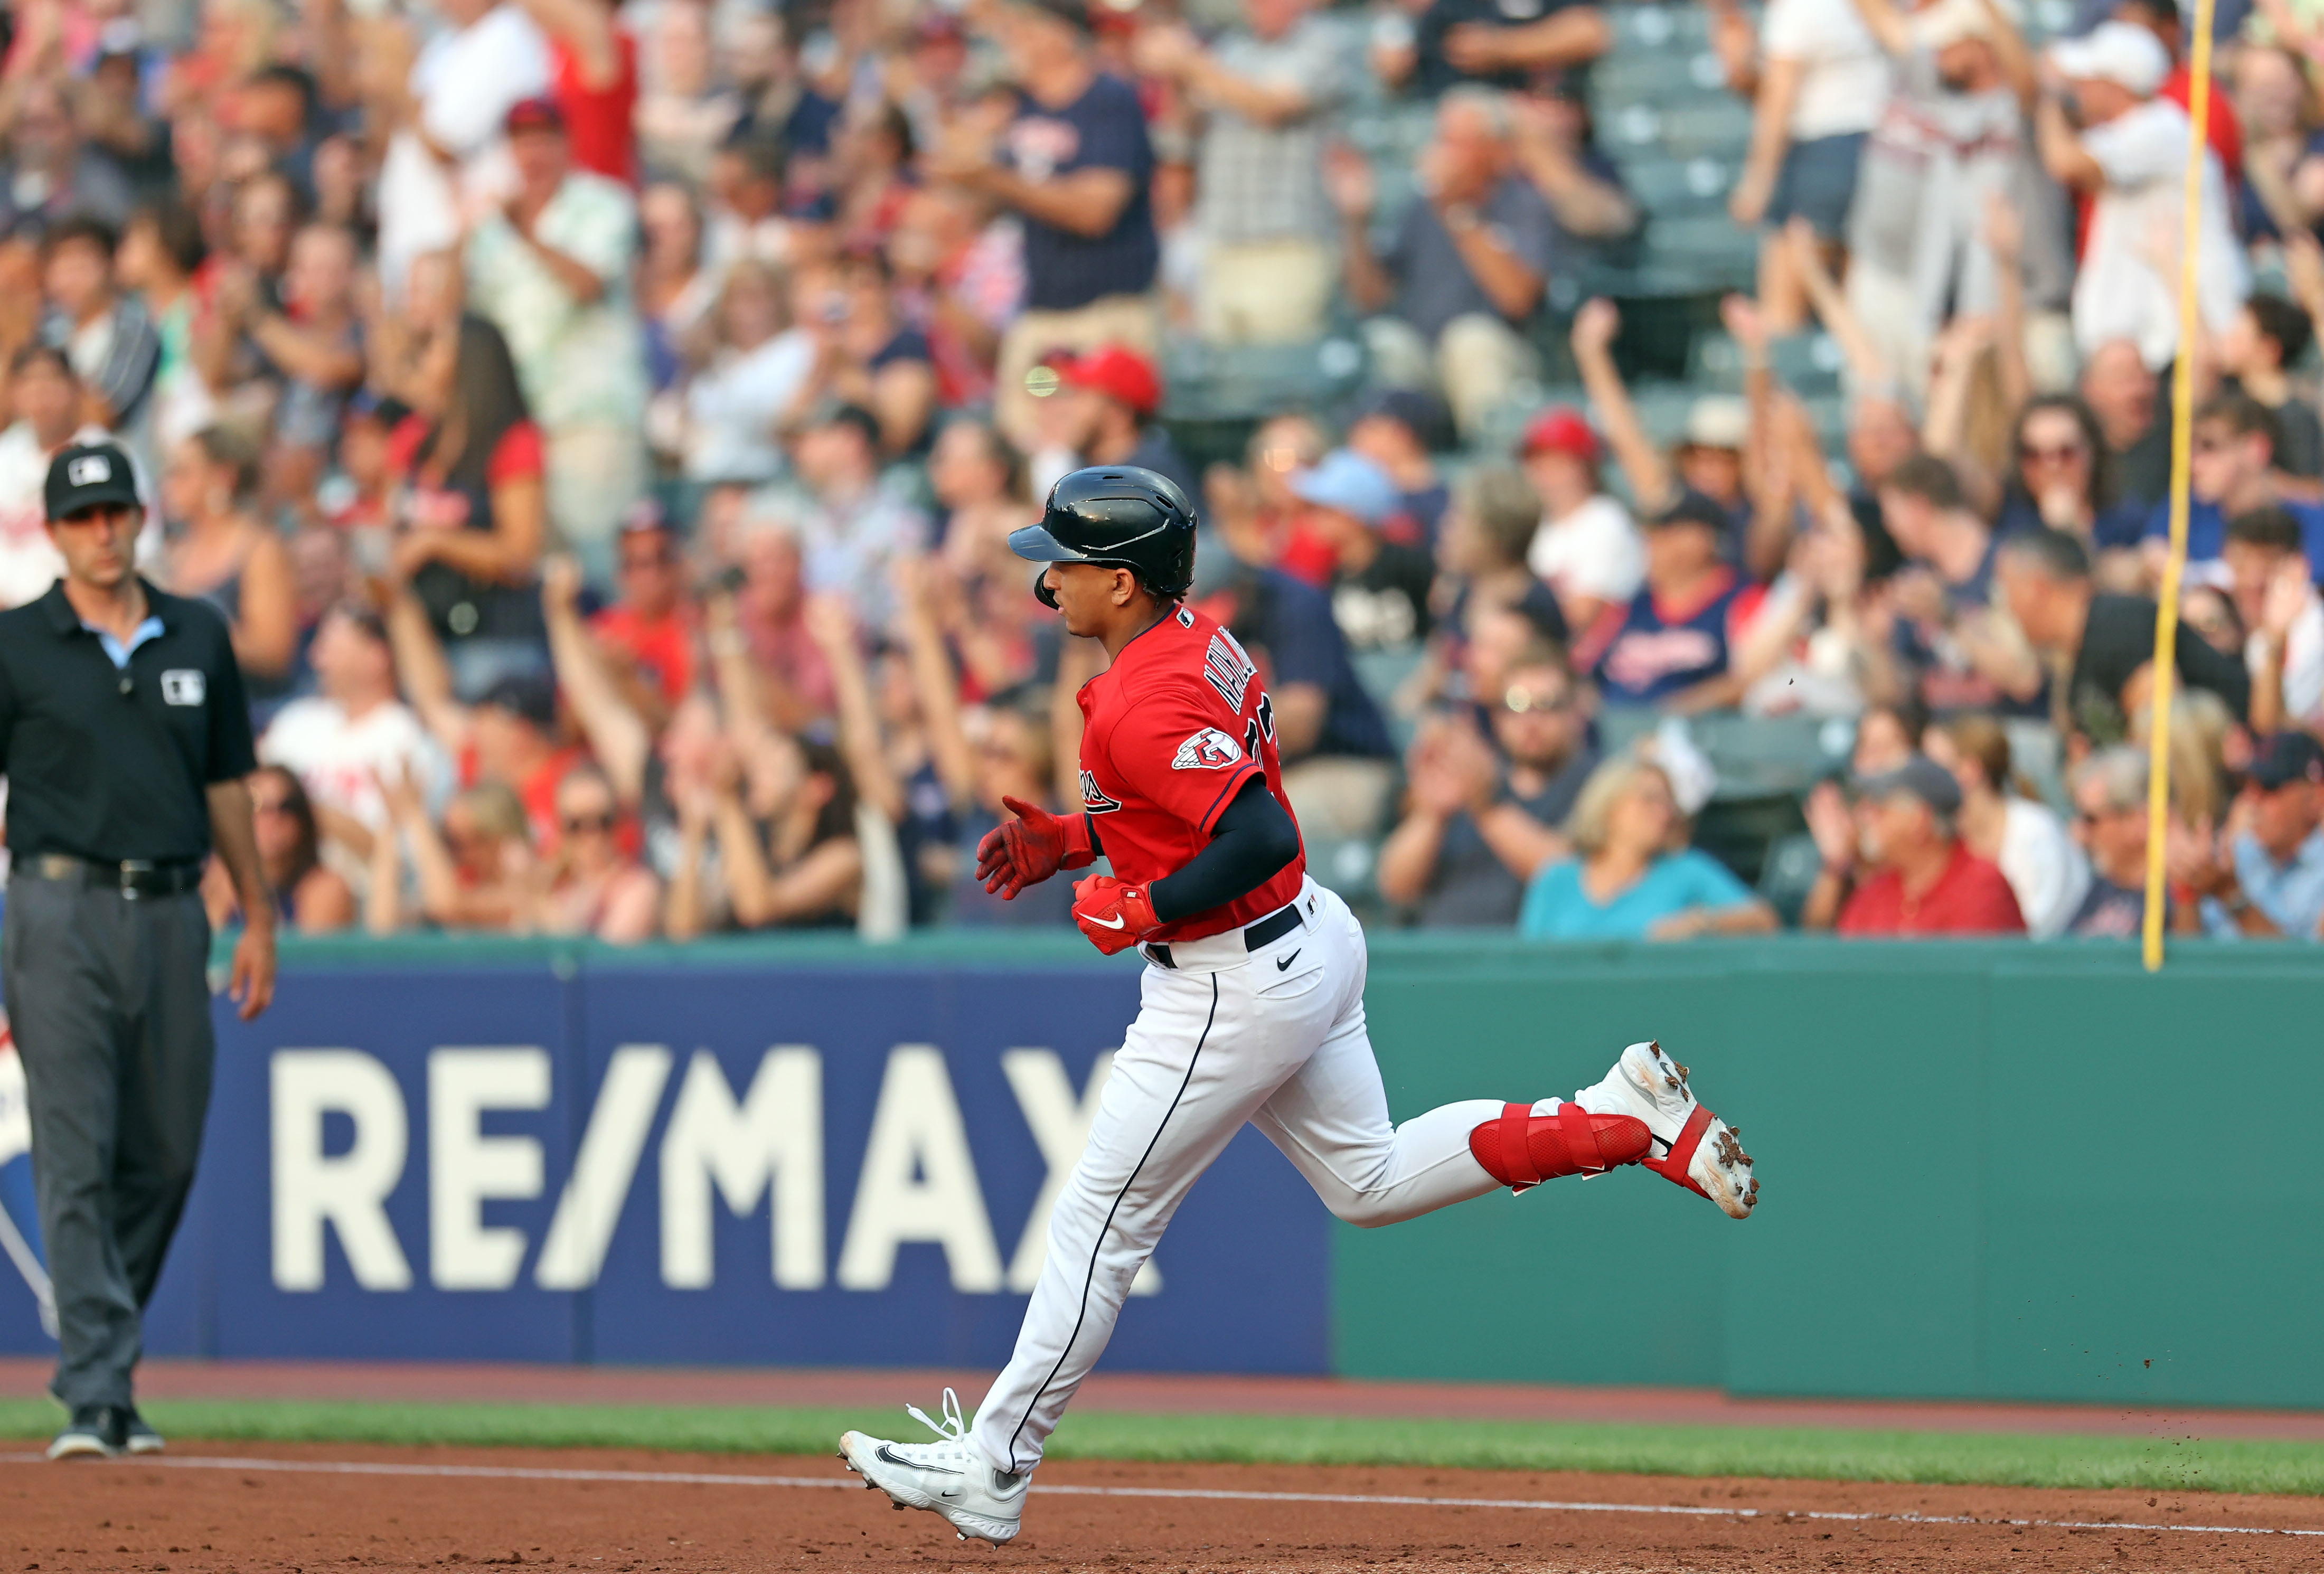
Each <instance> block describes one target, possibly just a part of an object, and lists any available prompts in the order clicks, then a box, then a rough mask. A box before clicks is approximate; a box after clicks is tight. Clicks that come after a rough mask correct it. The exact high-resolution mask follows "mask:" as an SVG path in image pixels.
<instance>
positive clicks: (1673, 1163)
mask: <svg viewBox="0 0 2324 1574" xmlns="http://www.w3.org/2000/svg"><path fill="white" fill-rule="evenodd" d="M1573 1101H1574V1102H1575V1103H1577V1104H1579V1105H1581V1106H1582V1108H1583V1109H1588V1110H1590V1111H1591V1113H1593V1114H1600V1115H1634V1116H1636V1117H1637V1118H1639V1119H1640V1120H1643V1121H1645V1122H1646V1129H1647V1131H1649V1132H1650V1133H1651V1134H1652V1135H1653V1140H1652V1142H1651V1143H1650V1144H1649V1145H1648V1146H1647V1150H1646V1159H1645V1160H1644V1163H1645V1164H1646V1168H1648V1169H1650V1170H1655V1171H1657V1172H1659V1173H1660V1174H1662V1175H1663V1176H1664V1177H1665V1178H1666V1179H1668V1180H1671V1181H1674V1182H1676V1183H1678V1184H1679V1185H1682V1186H1684V1187H1686V1188H1687V1189H1688V1190H1689V1191H1691V1192H1701V1194H1702V1195H1703V1196H1705V1197H1708V1198H1710V1199H1711V1201H1713V1202H1716V1203H1718V1204H1719V1206H1720V1210H1721V1211H1722V1212H1724V1213H1725V1214H1726V1215H1727V1216H1728V1217H1729V1218H1730V1219H1748V1218H1750V1217H1751V1210H1752V1209H1753V1208H1754V1207H1755V1206H1756V1205H1757V1203H1758V1201H1759V1183H1758V1181H1757V1179H1756V1178H1754V1177H1753V1175H1752V1174H1751V1155H1749V1154H1748V1153H1745V1152H1744V1151H1743V1145H1742V1144H1741V1143H1740V1142H1738V1140H1737V1138H1738V1137H1739V1136H1740V1135H1741V1133H1739V1132H1738V1131H1737V1130H1736V1129H1735V1128H1733V1127H1731V1126H1729V1125H1728V1124H1727V1122H1725V1121H1724V1120H1721V1119H1720V1118H1719V1117H1718V1116H1716V1115H1713V1114H1712V1113H1711V1111H1710V1110H1708V1109H1704V1108H1703V1107H1702V1106H1701V1104H1699V1103H1697V1102H1696V1101H1695V1097H1694V1093H1693V1091H1692V1089H1690V1088H1689V1087H1688V1086H1687V1070H1686V1068H1685V1067H1684V1066H1683V1065H1681V1064H1679V1063H1678V1062H1676V1061H1674V1060H1673V1059H1672V1058H1671V1057H1670V1056H1669V1055H1667V1054H1664V1053H1663V1046H1662V1045H1659V1044H1634V1045H1630V1047H1629V1048H1628V1049H1626V1050H1624V1051H1623V1052H1622V1058H1621V1059H1620V1060H1618V1061H1616V1062H1615V1063H1614V1069H1613V1070H1612V1071H1610V1072H1607V1073H1606V1079H1605V1081H1603V1082H1600V1083H1599V1084H1598V1085H1597V1086H1595V1087H1591V1088H1584V1089H1582V1091H1580V1092H1578V1093H1576V1094H1574V1095H1573Z"/></svg>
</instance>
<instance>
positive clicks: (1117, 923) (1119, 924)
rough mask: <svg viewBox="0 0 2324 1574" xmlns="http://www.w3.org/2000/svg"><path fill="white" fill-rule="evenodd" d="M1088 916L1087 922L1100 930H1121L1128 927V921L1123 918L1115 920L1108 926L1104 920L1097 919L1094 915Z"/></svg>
mask: <svg viewBox="0 0 2324 1574" xmlns="http://www.w3.org/2000/svg"><path fill="white" fill-rule="evenodd" d="M1089 921H1090V922H1091V923H1093V924H1094V925H1097V926H1098V927H1099V928H1101V929H1121V928H1126V927H1128V925H1129V920H1127V919H1124V918H1116V919H1115V920H1114V921H1113V922H1112V923H1111V924H1109V923H1107V922H1106V921H1105V920H1104V919H1102V918H1101V917H1099V916H1097V915H1096V914H1095V913H1092V914H1090V915H1089Z"/></svg>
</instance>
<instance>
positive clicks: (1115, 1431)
mask: <svg viewBox="0 0 2324 1574" xmlns="http://www.w3.org/2000/svg"><path fill="white" fill-rule="evenodd" d="M145 1411H146V1413H147V1414H148V1415H150V1416H151V1417H152V1420H153V1422H154V1424H155V1425H157V1426H159V1427H161V1429H162V1430H163V1431H165V1432H168V1433H171V1434H172V1435H174V1436H177V1437H180V1438H206V1439H218V1440H230V1441H248V1442H301V1443H332V1442H347V1443H355V1442H360V1443H388V1444H403V1445H420V1446H429V1445H436V1446H451V1445H457V1446H466V1447H523V1448H626V1449H652V1450H670V1451H678V1452H694V1453H731V1454H822V1453H827V1452H829V1451H831V1449H832V1445H833V1444H834V1442H835V1441H836V1440H837V1438H838V1436H839V1433H840V1432H841V1431H843V1430H844V1429H845V1428H847V1427H850V1426H857V1427H863V1428H865V1429H867V1430H871V1431H878V1432H881V1433H882V1434H883V1435H890V1436H905V1437H909V1436H912V1435H915V1434H917V1433H918V1431H919V1429H918V1426H917V1425H916V1424H915V1423H914V1422H911V1421H909V1420H908V1418H907V1417H905V1416H904V1414H903V1413H901V1411H900V1410H899V1411H897V1412H895V1413H892V1414H890V1413H881V1412H878V1411H862V1410H757V1409H744V1408H740V1407H735V1408H724V1407H715V1406H701V1407H678V1406H657V1405H611V1404H605V1405H589V1404H337V1403H331V1404H315V1403H301V1402H292V1401H280V1400H263V1401H209V1400H184V1401H155V1402H153V1403H152V1404H148V1405H146V1406H145ZM58 1419H59V1413H58V1412H57V1410H56V1408H55V1407H54V1406H53V1405H51V1404H49V1403H47V1402H46V1401H44V1400H29V1399H5V1400H0V1437H9V1438H37V1437H42V1436H45V1435H47V1434H48V1433H49V1432H51V1431H53V1430H54V1429H55V1427H56V1425H57V1423H58ZM1050 1453H1051V1454H1052V1455H1053V1456H1054V1457H1056V1458H1058V1459H1148V1460H1183V1461H1193V1460H1201V1461H1210V1462H1226V1463H1250V1464H1314V1465H1421V1466H1439V1467H1452V1468H1473V1469H1493V1470H1513V1469H1514V1470H1604V1471H1614V1472H1621V1473H1631V1474H1642V1475H1670V1476H1776V1477H1811V1478H1818V1479H1827V1480H1849V1481H1927V1482H1954V1483H1983V1484H1987V1485H1993V1486H2012V1487H2150V1488H2162V1489H2164V1490H2169V1491H2180V1492H2183V1491H2219V1492H2294V1493H2304V1494H2324V1443H2305V1442H2279V1441H2240V1440H2215V1441H2172V1440H2168V1439H2146V1438H2129V1437H2053V1436H2046V1435H2013V1434H2004V1433H1980V1432H1917V1431H1844V1430H1840V1429H1837V1428H1811V1427H1780V1428H1778V1427H1712V1426H1617V1425H1590V1424H1576V1423H1567V1422H1471V1421H1436V1420H1372V1419H1351V1418H1343V1417H1334V1418H1314V1419H1309V1418H1301V1417H1277V1416H1253V1415H1123V1414H1113V1413H1106V1412H1102V1411H1095V1412H1083V1413H1077V1414H1075V1415H1073V1416H1070V1417H1068V1418H1067V1420H1066V1421H1065V1425H1064V1426H1063V1427H1061V1428H1060V1429H1059V1430H1058V1432H1057V1435H1056V1441H1054V1442H1053V1443H1052V1444H1051V1447H1050Z"/></svg>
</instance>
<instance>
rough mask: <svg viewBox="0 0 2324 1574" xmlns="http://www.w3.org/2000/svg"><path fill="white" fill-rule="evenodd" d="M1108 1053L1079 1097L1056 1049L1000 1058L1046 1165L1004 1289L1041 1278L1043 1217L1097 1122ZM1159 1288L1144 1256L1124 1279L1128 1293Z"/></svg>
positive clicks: (1109, 1067) (1026, 1286)
mask: <svg viewBox="0 0 2324 1574" xmlns="http://www.w3.org/2000/svg"><path fill="white" fill-rule="evenodd" d="M1113 1054H1114V1052H1113V1051H1111V1050H1110V1049H1109V1050H1107V1051H1106V1052H1105V1053H1104V1054H1102V1055H1100V1056H1098V1057H1097V1063H1095V1064H1094V1065H1093V1066H1091V1067H1090V1074H1089V1081H1088V1082H1086V1083H1084V1085H1083V1088H1082V1096H1081V1097H1080V1098H1079V1099H1076V1098H1074V1084H1073V1079H1072V1078H1071V1077H1069V1076H1067V1075H1066V1073H1065V1061H1064V1059H1063V1058H1062V1057H1061V1056H1060V1055H1059V1054H1057V1052H1056V1050H1054V1049H1011V1050H1008V1051H1005V1052H1003V1053H1002V1054H1001V1074H1002V1075H1004V1076H1006V1077H1007V1078H1008V1079H1009V1088H1010V1091H1011V1092H1013V1093H1015V1094H1016V1095H1017V1108H1018V1109H1019V1110H1021V1111H1022V1112H1023V1113H1024V1116H1025V1124H1026V1125H1027V1126H1028V1127H1030V1128H1032V1131H1033V1141H1034V1142H1035V1143H1036V1144H1037V1145H1038V1146H1039V1147H1040V1149H1041V1162H1042V1164H1045V1165H1047V1168H1048V1175H1047V1178H1046V1179H1045V1180H1043V1181H1042V1183H1041V1191H1040V1194H1039V1195H1038V1196H1037V1197H1035V1198H1034V1199H1033V1211H1032V1213H1031V1214H1030V1215H1029V1216H1028V1218H1027V1219H1026V1220H1025V1233H1024V1234H1022V1235H1020V1236H1019V1237H1018V1238H1017V1251H1016V1254H1015V1255H1014V1256H1011V1257H1010V1259H1009V1287H1010V1289H1011V1290H1013V1291H1015V1292H1016V1293H1018V1294H1019V1295H1023V1294H1027V1293H1030V1292H1031V1290H1032V1288H1033V1286H1034V1284H1036V1283H1037V1282H1038V1281H1039V1279H1040V1277H1041V1265H1042V1264H1043V1263H1045V1262H1047V1260H1048V1257H1049V1215H1050V1213H1052V1212H1053V1211H1055V1210H1056V1206H1057V1199H1058V1197H1059V1196H1061V1195H1062V1194H1063V1193H1064V1192H1065V1179H1066V1177H1067V1176H1069V1175H1071V1174H1073V1170H1074V1164H1076V1163H1078V1162H1079V1161H1080V1159H1081V1156H1082V1149H1084V1148H1085V1147H1087V1146H1089V1134H1090V1128H1092V1127H1093V1126H1095V1125H1096V1124H1097V1116H1098V1109H1099V1100H1101V1099H1102V1098H1103V1097H1104V1095H1105V1080H1106V1078H1107V1077H1109V1076H1111V1075H1112V1073H1113ZM1161 1288H1162V1275H1161V1274H1160V1273H1159V1272H1158V1271H1157V1270H1156V1268H1155V1266H1154V1259H1153V1258H1151V1257H1148V1258H1147V1259H1146V1263H1145V1266H1142V1267H1140V1268H1139V1270H1138V1277H1137V1278H1135V1279H1133V1280H1131V1281H1130V1293H1131V1294H1132V1295H1152V1294H1155V1293H1157V1292H1159V1291H1160V1290H1161Z"/></svg>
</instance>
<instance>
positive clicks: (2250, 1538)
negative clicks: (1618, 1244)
mask: <svg viewBox="0 0 2324 1574" xmlns="http://www.w3.org/2000/svg"><path fill="white" fill-rule="evenodd" d="M169 1459H170V1461H171V1462H170V1463H168V1464H166V1465H164V1464H155V1463H149V1462H131V1461H124V1462H120V1463H115V1464H81V1465H50V1464H46V1463H40V1462H35V1459H34V1457H33V1456H32V1455H29V1454H22V1453H19V1454H12V1455H8V1456H6V1457H5V1459H0V1570H9V1569H39V1570H42V1571H43V1574H46V1571H49V1570H55V1569H124V1570H126V1569H136V1570H155V1571H161V1570H178V1571H192V1570H211V1569H217V1570H226V1569H232V1570H237V1571H244V1570H247V1571H275V1570H288V1569H308V1570H319V1569H323V1568H325V1567H326V1566H328V1567H331V1568H334V1569H345V1568H348V1567H350V1566H353V1567H356V1568H370V1569H411V1568H429V1569H446V1568H450V1567H453V1566H459V1565H479V1564H482V1565H510V1566H515V1565H520V1564H521V1565H538V1566H542V1567H555V1568H562V1569H580V1570H588V1571H594V1574H632V1571H643V1570H695V1569H722V1570H723V1569H734V1570H758V1569H786V1570H795V1569H816V1570H821V1571H823V1574H832V1571H834V1570H836V1569H844V1568H854V1567H869V1568H871V1569H890V1568H895V1567H898V1566H914V1567H918V1566H922V1565H927V1566H938V1565H960V1566H965V1567H972V1568H979V1569H1011V1568H1014V1569H1089V1570H1094V1571H1102V1574H1147V1571H1150V1574H1176V1571H1178V1570H1187V1571H1197V1570H1199V1571H1203V1574H1209V1571H1213V1570H1238V1571H1240V1570H1251V1571H1258V1570H1286V1571H1296V1574H1322V1571H1325V1570H1342V1569H1367V1570H1370V1569H1431V1570H1439V1569H1508V1570H1528V1571H1529V1570H1550V1569H1554V1570H1568V1569H1572V1570H1582V1569H1589V1570H1601V1569H1641V1570H1643V1569H1686V1570H1725V1569H1738V1570H1742V1569H1748V1570H1758V1569H1817V1570H1822V1569H1865V1568H1871V1567H1876V1566H1877V1567H1878V1568H1881V1569H1901V1570H1917V1569H1963V1568H1994V1567H2000V1566H2002V1565H2004V1564H2008V1565H2011V1566H2021V1567H2039V1568H2044V1569H2099V1568H2103V1569H2314V1568H2317V1567H2319V1565H2324V1501H2319V1500H2316V1499H2310V1498H2279V1497H2256V1496H2222V1495H2212V1494H2205V1493H2172V1492H2161V1493H2144V1492H2137V1493H2134V1492H2056V1491H2036V1490H2032V1489H2026V1488H2012V1487H1918V1486H1913V1487H1904V1486H1896V1487H1888V1486H1874V1485H1839V1484H1833V1483H1827V1482H1811V1481H1754V1480H1732V1481H1706V1480H1694V1479H1679V1478H1674V1477H1641V1476H1584V1475H1572V1474H1543V1473H1523V1472H1492V1473H1488V1472H1470V1471H1457V1470H1441V1469H1433V1470H1390V1469H1373V1468H1292V1467H1280V1466H1267V1467H1234V1466H1223V1465H1201V1466H1193V1465H1185V1466H1182V1465H1110V1464H1102V1463H1093V1462H1082V1463H1074V1462H1069V1461H1059V1462H1056V1463H1055V1464H1052V1465H1050V1466H1048V1467H1047V1468H1045V1469H1044V1470H1043V1471H1042V1472H1041V1475H1040V1477H1038V1479H1037V1482H1036V1485H1035V1487H1034V1494H1035V1495H1034V1497H1033V1500H1032V1502H1031V1505H1030V1506H1029V1508H1028V1517H1027V1527H1028V1528H1027V1530H1026V1533H1025V1534H1024V1536H1023V1537H1022V1538H1020V1539H1019V1541H1018V1542H1016V1543H1015V1544H1014V1545H1012V1546H1010V1547H1008V1548H1006V1549H1003V1550H1001V1551H993V1550H991V1549H989V1548H986V1547H984V1546H982V1544H981V1543H978V1544H973V1545H964V1544H962V1543H960V1542H955V1541H954V1540H952V1539H951V1534H950V1532H949V1531H948V1530H947V1529H946V1528H945V1526H944V1525H943V1524H942V1523H940V1522H939V1521H937V1520H936V1518H934V1517H933V1516H932V1515H928V1514H896V1513H892V1512H890V1509H889V1507H888V1504H887V1501H886V1499H885V1498H884V1497H881V1496H879V1495H877V1494H876V1493H870V1492H865V1491H862V1490H861V1489H860V1487H859V1486H858V1484H857V1483H856V1482H855V1480H854V1478H853V1477H849V1476H847V1475H846V1473H845V1472H844V1470H843V1468H841V1467H840V1465H839V1463H838V1462H837V1461H836V1460H835V1459H736V1458H734V1457H732V1456H718V1457H707V1458H705V1457H688V1456H677V1455H668V1454H642V1453H622V1452H613V1451H591V1452H554V1453H551V1452H540V1451H528V1450H491V1451H479V1450H389V1449H366V1448H357V1447H352V1446H336V1445H335V1446H329V1447H323V1448H315V1449H295V1448H265V1449H253V1448H235V1447H230V1446H227V1445H215V1446H205V1445H202V1444H199V1443H189V1442H183V1441H180V1442H179V1443H177V1444H175V1445H174V1446H173V1450H172V1452H171V1455H170V1456H169ZM826 1483H828V1484H830V1485H828V1486H827V1485H825V1484H826ZM1948 1519H1949V1520H1953V1521H1957V1522H1970V1523H1933V1522H1935V1521H1938V1520H1948ZM2012 1520H2015V1521H2020V1522H2031V1523H2015V1524H2013V1523H2005V1522H2007V1521H2012Z"/></svg>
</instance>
